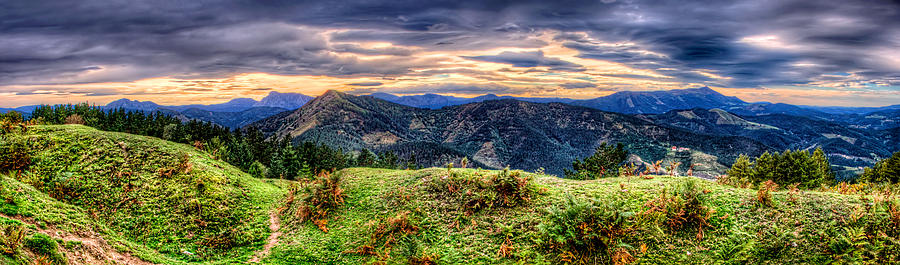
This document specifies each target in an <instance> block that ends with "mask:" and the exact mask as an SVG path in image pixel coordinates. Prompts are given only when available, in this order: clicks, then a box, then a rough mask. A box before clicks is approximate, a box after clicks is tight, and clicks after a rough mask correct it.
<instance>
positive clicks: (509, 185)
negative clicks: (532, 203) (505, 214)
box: [491, 167, 532, 207]
mask: <svg viewBox="0 0 900 265" xmlns="http://www.w3.org/2000/svg"><path fill="white" fill-rule="evenodd" d="M531 180H532V178H531V176H523V175H522V172H521V171H510V170H509V167H507V168H505V169H503V171H500V173H499V174H497V175H494V176H493V177H492V178H491V184H492V186H493V189H494V191H496V192H497V194H498V195H499V196H500V198H499V200H500V203H501V204H502V205H503V206H506V207H515V206H517V205H519V204H523V203H525V202H527V201H528V200H529V199H530V196H531V191H530V184H531Z"/></svg>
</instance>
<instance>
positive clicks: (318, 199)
mask: <svg viewBox="0 0 900 265" xmlns="http://www.w3.org/2000/svg"><path fill="white" fill-rule="evenodd" d="M316 178H317V179H316V180H315V182H314V183H313V185H310V186H307V187H306V190H305V197H303V199H302V202H303V204H302V205H301V207H300V208H299V210H298V211H297V216H298V217H300V220H301V222H303V221H306V220H309V221H311V222H312V223H313V224H315V225H316V226H317V227H319V229H320V230H322V232H328V228H327V225H328V220H327V218H328V214H329V213H330V212H332V211H334V210H335V209H337V208H338V207H340V206H341V205H342V204H344V198H346V197H347V195H346V194H344V189H342V188H341V177H340V175H338V174H329V173H327V172H322V173H319V175H318V176H316Z"/></svg>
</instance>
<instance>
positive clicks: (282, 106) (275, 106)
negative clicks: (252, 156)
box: [0, 91, 313, 128]
mask: <svg viewBox="0 0 900 265" xmlns="http://www.w3.org/2000/svg"><path fill="white" fill-rule="evenodd" d="M312 99H313V97H311V96H307V95H303V94H299V93H279V92H275V91H272V92H270V93H269V95H267V96H266V97H264V98H263V99H262V100H259V101H256V100H254V99H252V98H236V99H232V100H230V101H228V102H225V103H220V104H210V105H200V104H192V105H175V106H165V105H159V104H156V103H154V102H152V101H139V100H130V99H126V98H123V99H118V100H115V101H113V102H110V103H109V104H106V105H105V106H102V108H104V109H125V110H131V111H144V112H154V111H160V112H164V113H167V114H170V115H173V116H176V117H178V118H180V119H182V120H185V121H187V120H201V121H208V122H213V123H216V124H219V125H222V126H225V127H229V128H240V127H243V126H245V125H247V124H250V123H252V122H255V121H258V120H261V119H263V118H266V117H269V116H272V115H275V114H278V113H280V112H284V111H288V110H293V109H297V108H299V107H301V106H303V105H304V104H306V103H307V102H309V101H310V100H312ZM38 106H40V105H32V106H23V107H18V108H11V109H10V108H0V113H5V112H7V111H18V112H21V113H23V114H25V115H26V116H28V114H30V113H31V112H33V111H34V109H35V108H37V107H38Z"/></svg>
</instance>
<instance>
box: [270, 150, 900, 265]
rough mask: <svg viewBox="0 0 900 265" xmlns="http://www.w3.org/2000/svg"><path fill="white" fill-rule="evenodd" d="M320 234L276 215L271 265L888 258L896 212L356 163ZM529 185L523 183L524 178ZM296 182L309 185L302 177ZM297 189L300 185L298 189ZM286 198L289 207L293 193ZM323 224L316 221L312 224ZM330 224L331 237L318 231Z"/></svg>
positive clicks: (659, 182)
mask: <svg viewBox="0 0 900 265" xmlns="http://www.w3.org/2000/svg"><path fill="white" fill-rule="evenodd" d="M336 174H338V175H340V176H341V179H342V180H341V182H342V184H341V189H342V193H343V194H344V195H346V197H345V198H344V200H343V204H341V205H340V206H338V207H336V208H334V209H330V212H329V215H328V216H329V217H328V218H327V220H326V221H327V225H326V226H327V229H321V227H319V226H318V225H316V224H315V223H313V222H308V221H305V220H303V219H302V218H299V216H300V215H299V214H298V213H297V211H292V210H291V209H292V208H296V207H294V206H291V204H288V205H286V206H285V207H286V208H285V209H284V210H283V211H282V218H283V220H284V227H283V229H282V231H283V232H284V235H283V236H282V238H281V240H280V243H279V245H277V246H275V247H274V248H273V249H272V252H271V255H270V256H268V257H267V258H266V259H263V262H264V263H269V264H368V263H383V264H399V263H409V264H433V262H436V263H438V264H471V263H492V264H507V263H510V264H550V263H587V264H596V263H600V264H626V263H637V264H747V263H751V264H760V263H762V264H823V263H831V262H837V263H855V262H862V263H892V262H897V259H898V257H897V254H896V253H897V251H896V250H898V245H897V242H898V241H897V240H895V239H896V238H897V236H898V232H900V230H898V228H900V211H898V207H896V206H897V205H898V204H896V203H895V202H893V200H892V199H890V198H887V197H883V196H880V195H864V196H856V195H853V196H851V195H842V194H837V193H823V192H811V191H798V190H781V191H775V190H774V188H772V187H767V188H766V189H765V191H762V192H761V191H758V190H752V189H740V188H734V187H731V186H725V185H719V184H716V183H714V182H710V181H705V180H698V179H694V178H687V177H666V176H654V177H652V178H650V177H647V178H639V177H630V178H628V177H621V178H607V179H599V180H591V181H574V180H566V179H559V178H555V177H550V176H541V175H532V174H527V173H525V174H522V175H521V177H520V178H519V179H520V180H522V179H527V178H529V177H530V178H533V180H532V181H531V182H530V183H529V184H526V185H524V187H525V188H523V189H520V190H519V191H518V192H522V193H519V194H524V195H526V196H523V197H518V198H522V200H518V201H517V203H512V204H508V203H504V200H503V199H502V198H503V197H504V196H500V195H499V194H500V193H499V192H498V189H497V188H496V187H500V186H504V185H500V184H498V183H499V180H498V179H500V178H498V177H497V176H498V175H501V174H503V173H502V172H499V171H484V170H473V169H453V170H452V171H448V170H447V169H425V170H418V171H409V170H405V171H404V170H384V169H368V168H353V169H346V170H343V171H340V172H338V173H336ZM522 181H525V180H522ZM297 185H298V186H305V185H314V184H304V183H299V184H297ZM506 187H508V185H506ZM294 190H296V192H297V193H302V192H301V191H300V190H302V189H299V188H295V189H294ZM296 196H297V197H292V198H294V199H292V201H291V203H294V204H295V203H298V201H301V200H300V199H296V198H299V196H301V195H299V194H298V195H296ZM318 224H321V222H318ZM323 231H327V232H323Z"/></svg>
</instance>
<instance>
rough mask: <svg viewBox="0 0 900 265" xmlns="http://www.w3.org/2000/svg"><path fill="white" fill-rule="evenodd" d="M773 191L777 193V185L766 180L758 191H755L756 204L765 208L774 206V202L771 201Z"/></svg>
mask: <svg viewBox="0 0 900 265" xmlns="http://www.w3.org/2000/svg"><path fill="white" fill-rule="evenodd" d="M775 191H778V184H776V183H775V182H774V181H771V180H767V181H766V182H764V183H763V184H761V185H759V190H757V191H756V204H757V205H760V206H765V207H772V206H775V201H774V200H772V192H775Z"/></svg>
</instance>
